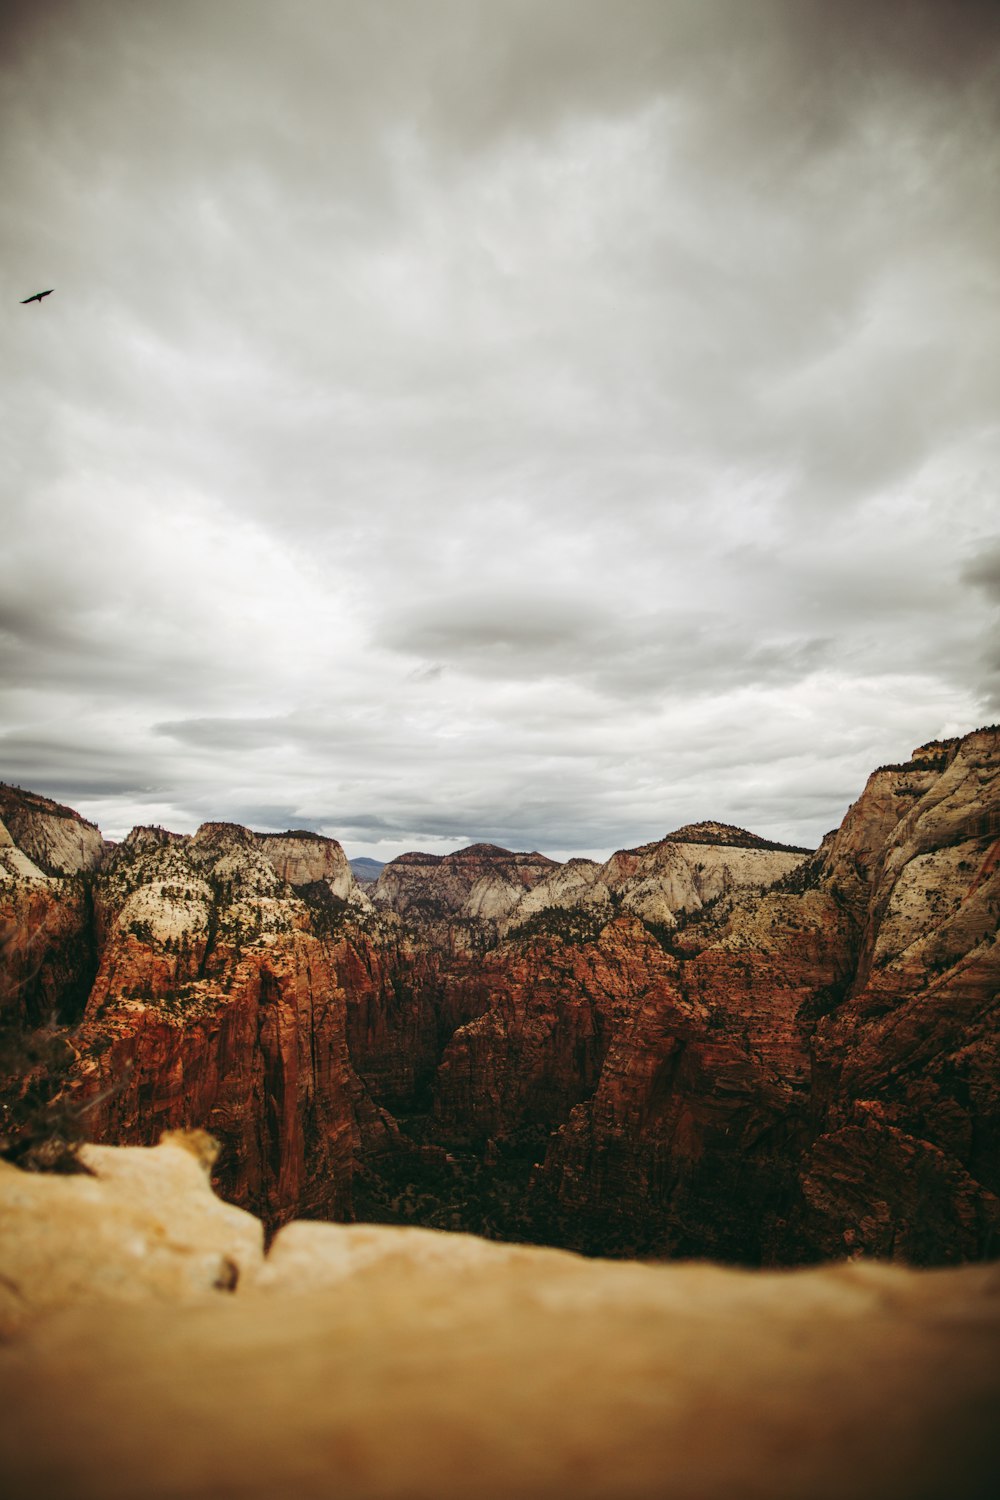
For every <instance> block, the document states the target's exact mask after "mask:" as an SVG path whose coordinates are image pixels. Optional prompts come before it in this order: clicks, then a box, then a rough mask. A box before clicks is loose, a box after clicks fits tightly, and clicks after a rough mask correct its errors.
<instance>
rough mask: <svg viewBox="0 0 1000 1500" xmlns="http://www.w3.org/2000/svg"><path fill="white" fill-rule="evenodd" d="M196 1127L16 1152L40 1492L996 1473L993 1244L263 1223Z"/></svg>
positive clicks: (811, 1487) (607, 1487)
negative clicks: (543, 1242)
mask: <svg viewBox="0 0 1000 1500" xmlns="http://www.w3.org/2000/svg"><path fill="white" fill-rule="evenodd" d="M205 1144H206V1138H205V1137H204V1136H202V1135H200V1134H198V1133H192V1134H190V1135H184V1134H175V1135H173V1136H168V1137H166V1138H165V1139H164V1141H163V1143H161V1144H160V1145H159V1146H157V1147H129V1148H113V1147H88V1148H86V1149H85V1157H86V1161H87V1163H88V1164H89V1166H90V1169H91V1172H92V1173H93V1175H81V1176H77V1177H51V1176H42V1175H32V1174H28V1173H22V1172H20V1171H18V1170H17V1169H16V1168H14V1167H12V1166H9V1165H7V1164H4V1163H0V1265H2V1268H3V1272H2V1277H0V1289H2V1297H3V1302H2V1308H3V1329H4V1341H3V1344H2V1347H0V1411H2V1413H3V1418H2V1422H0V1470H2V1472H3V1473H4V1475H5V1477H6V1484H7V1493H8V1494H10V1495H12V1496H18V1497H28V1496H30V1497H31V1500H49V1497H52V1500H55V1497H59V1500H64V1497H66V1496H72V1497H73V1500H98V1497H100V1500H134V1497H135V1496H138V1495H142V1496H143V1497H145V1500H157V1497H162V1500H166V1497H170V1500H180V1497H185V1500H209V1497H212V1500H215V1497H218V1496H223V1495H224V1496H228V1497H240V1500H243V1497H246V1500H254V1497H261V1500H264V1497H267V1500H273V1497H276V1496H281V1497H302V1500H313V1497H315V1500H319V1497H321V1496H324V1497H325V1496H333V1495H335V1496H337V1497H338V1500H369V1497H371V1500H375V1497H378V1500H404V1497H405V1500H452V1497H456V1500H457V1497H459V1496H461V1497H463V1500H464V1497H466V1496H468V1495H470V1494H474V1495H475V1496H476V1497H477V1500H501V1497H502V1500H528V1497H531V1500H547V1497H553V1500H555V1497H566V1500H569V1497H573V1500H616V1497H621V1500H644V1497H649V1500H653V1497H657V1500H662V1497H665V1496H670V1497H673V1500H695V1497H697V1500H716V1497H718V1500H723V1497H724V1500H742V1497H748V1500H749V1497H759V1500H764V1497H766V1500H786V1497H787V1500H791V1497H796V1500H801V1497H805V1496H808V1497H810V1500H824V1497H830V1500H834V1497H836V1500H867V1497H871V1500H876V1497H877V1500H904V1497H905V1500H931V1497H934V1500H937V1497H940V1496H944V1495H947V1496H949V1497H953V1500H961V1497H974V1496H975V1497H980V1496H985V1495H987V1494H990V1493H993V1490H992V1488H991V1484H992V1481H993V1480H995V1477H996V1472H997V1467H996V1466H997V1461H998V1458H1000V1452H998V1431H1000V1422H998V1420H997V1419H998V1416H1000V1268H997V1267H996V1266H985V1265H979V1266H968V1267H965V1268H963V1269H960V1270H944V1271H931V1272H914V1271H908V1270H904V1269H902V1268H899V1267H890V1266H885V1265H880V1264H876V1263H872V1262H863V1261H855V1262H848V1263H843V1264H839V1265H832V1266H828V1267H825V1268H823V1269H810V1270H806V1271H795V1272H779V1273H775V1272H745V1271H733V1270H724V1269H722V1268H720V1267H717V1266H712V1265H706V1264H685V1265H673V1266H664V1265H655V1266H654V1265H644V1264H639V1263H635V1262H633V1263H621V1262H607V1261H588V1260H584V1259H581V1258H578V1257H577V1256H575V1255H572V1254H568V1253H565V1252H563V1251H556V1250H540V1249H529V1248H526V1247H523V1246H515V1245H497V1244H491V1243H488V1242H486V1241H483V1240H477V1239H475V1238H473V1237H472V1236H468V1235H447V1234H441V1233H436V1232H434V1231H429V1230H420V1229H401V1228H382V1227H374V1226H361V1225H353V1226H345V1225H337V1224H321V1223H316V1222H301V1221H300V1222H296V1223H293V1224H290V1225H287V1226H286V1227H285V1228H283V1229H282V1230H280V1231H279V1233H278V1235H277V1237H276V1239H275V1241H274V1243H273V1245H272V1247H271V1250H270V1253H269V1254H268V1255H267V1256H266V1257H265V1256H264V1254H263V1250H262V1243H263V1234H262V1229H261V1225H260V1223H259V1222H258V1221H257V1220H255V1219H254V1218H253V1217H252V1216H251V1215H250V1214H248V1213H246V1212H244V1211H243V1210H241V1209H238V1208H235V1207H233V1206H231V1205H226V1204H223V1203H221V1202H219V1201H218V1200H217V1199H216V1198H215V1197H214V1196H213V1195H212V1193H211V1190H210V1187H209V1183H208V1177H207V1170H206V1169H207V1167H208V1166H209V1165H210V1160H211V1153H210V1151H207V1150H206V1149H205Z"/></svg>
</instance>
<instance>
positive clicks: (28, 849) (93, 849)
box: [0, 783, 104, 875]
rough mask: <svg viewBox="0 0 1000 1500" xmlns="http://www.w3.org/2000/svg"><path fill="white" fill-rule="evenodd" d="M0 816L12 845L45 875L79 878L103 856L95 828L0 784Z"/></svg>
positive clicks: (45, 801)
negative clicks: (74, 876) (76, 876)
mask: <svg viewBox="0 0 1000 1500" xmlns="http://www.w3.org/2000/svg"><path fill="white" fill-rule="evenodd" d="M0 817H2V818H3V821H4V823H5V824H6V827H7V830H8V832H9V835H10V837H11V839H12V841H13V843H14V844H16V845H17V847H18V848H19V849H21V850H22V851H23V853H24V854H26V855H27V856H28V858H29V859H30V860H31V861H32V862H33V863H34V864H35V865H36V866H37V867H38V868H39V869H40V870H42V871H43V872H44V873H45V874H47V875H79V874H80V873H81V872H82V871H84V870H93V869H96V867H97V866H98V865H99V864H100V862H101V860H102V858H103V857H104V840H103V839H102V837H101V831H100V829H99V828H97V827H96V826H95V825H94V824H93V823H89V822H88V821H87V819H86V818H81V816H80V814H79V813H77V812H74V811H73V809H72V808H70V807H63V806H62V805H61V804H60V803H58V802H53V801H52V800H51V799H50V798H48V797H40V796H39V795H38V793H37V792H26V791H22V789H21V788H20V787H13V786H7V785H5V784H4V783H0Z"/></svg>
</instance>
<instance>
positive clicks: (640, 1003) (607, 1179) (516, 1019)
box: [0, 728, 1000, 1266]
mask: <svg viewBox="0 0 1000 1500" xmlns="http://www.w3.org/2000/svg"><path fill="white" fill-rule="evenodd" d="M998 917H1000V730H998V729H996V728H987V729H982V730H977V731H975V732H974V733H972V734H969V735H966V736H964V737H961V738H956V739H953V740H946V741H935V742H932V743H931V744H929V745H925V746H921V747H920V748H919V749H918V750H916V751H915V752H914V753H913V755H912V756H911V757H910V759H909V760H907V761H905V762H903V763H901V764H898V765H892V766H886V767H882V768H880V769H879V770H877V771H875V772H873V773H872V775H871V776H870V777H869V780H868V783H867V785H866V786H865V788H864V790H863V791H862V793H861V795H860V797H859V798H858V800H857V801H856V802H855V803H854V804H853V806H852V807H851V808H850V809H849V811H848V813H847V815H846V817H845V818H844V821H843V823H842V824H841V826H840V827H839V829H837V830H835V831H834V832H833V833H831V834H829V835H827V837H826V838H825V839H824V840H823V843H822V844H821V846H820V848H819V849H817V850H815V851H808V850H803V849H794V848H789V847H786V846H782V845H780V844H776V843H774V842H772V841H769V840H767V839H763V838H760V837H758V836H756V835H754V834H751V833H747V832H746V831H744V830H741V829H736V828H731V827H728V826H727V825H724V824H720V823H717V822H704V823H698V824H693V825H688V826H686V827H684V828H681V829H678V830H676V831H675V832H673V833H672V834H668V835H667V836H666V837H665V838H661V839H659V840H657V841H655V842H652V843H649V844H645V845H643V846H641V847H639V848H636V849H630V850H622V851H619V852H618V853H616V854H615V855H613V856H612V857H611V858H610V859H609V860H607V861H606V862H604V863H603V864H600V863H597V862H594V861H591V860H583V859H573V860H570V861H568V862H566V863H558V862H556V861H554V860H552V859H549V858H547V857H546V856H544V855H541V854H538V853H512V852H510V851H507V850H503V849H499V848H497V847H495V846H493V845H489V844H474V845H472V846H470V847H468V848H466V849H462V850H458V851H456V852H455V853H453V854H449V855H445V856H433V855H427V854H420V853H413V854H406V855H403V856H402V857H400V858H398V859H395V860H393V861H391V862H389V863H388V864H387V865H386V866H385V867H384V868H383V869H382V870H381V871H380V872H379V874H378V879H377V881H375V882H372V883H366V884H364V885H360V884H359V883H358V881H357V880H356V878H355V876H354V874H353V872H352V870H351V868H350V865H349V864H348V861H347V859H346V857H345V855H344V853H343V850H342V849H341V847H340V845H339V843H337V842H336V841H335V840H333V839H329V838H324V837H321V836H319V835H317V834H314V833H309V832H305V831H289V832H286V833H254V832H251V831H250V830H248V829H245V828H242V827H239V826H237V825H233V824H225V823H207V824H204V825H203V826H202V827H201V828H200V829H199V830H198V831H197V832H196V833H195V834H193V835H178V834H173V833H169V832H167V831H166V830H163V829H158V828H137V829H134V830H133V831H132V832H131V833H130V834H129V835H128V837H127V838H126V839H124V840H123V841H122V842H121V843H120V844H118V845H108V844H107V843H106V841H105V840H104V839H103V838H102V837H101V835H100V832H99V831H98V830H97V829H96V828H95V827H94V826H93V825H92V824H89V823H87V822H86V821H85V820H84V819H82V818H80V817H79V815H78V814H76V813H74V812H72V811H71V810H70V809H68V808H64V807H60V806H59V805H58V804H56V803H54V802H51V801H49V800H48V799H46V798H43V797H40V796H38V795H36V794H34V793H28V792H24V791H21V790H20V789H17V788H12V787H3V788H2V789H0V945H2V952H3V980H2V987H0V1011H2V1019H3V1029H4V1034H5V1035H6V1036H7V1037H8V1038H17V1039H20V1042H21V1044H22V1046H26V1047H27V1048H28V1056H29V1062H28V1063H27V1064H25V1063H24V1062H23V1060H20V1061H19V1060H17V1059H19V1058H21V1057H22V1054H16V1058H15V1061H16V1065H8V1066H7V1073H8V1077H7V1080H6V1085H5V1091H4V1100H5V1103H4V1121H3V1126H2V1130H0V1134H2V1135H3V1137H4V1140H5V1149H6V1152H7V1154H8V1155H9V1156H11V1157H12V1159H14V1160H21V1161H22V1164H26V1165H32V1164H35V1165H39V1164H41V1165H44V1156H45V1150H46V1149H48V1147H47V1145H46V1143H45V1142H44V1141H39V1140H36V1139H35V1137H36V1136H37V1135H38V1134H39V1133H40V1129H41V1127H40V1126H39V1123H38V1121H39V1117H40V1116H41V1117H44V1115H45V1108H43V1107H40V1108H39V1109H36V1110H35V1111H34V1113H33V1114H31V1123H30V1128H29V1127H28V1126H27V1125H26V1124H25V1120H26V1119H27V1118H28V1115H29V1113H30V1112H29V1111H28V1110H27V1108H26V1098H27V1094H28V1093H30V1092H31V1091H32V1090H34V1092H35V1094H37V1095H38V1097H39V1098H41V1099H42V1104H43V1105H44V1106H45V1107H47V1108H48V1109H49V1111H50V1114H52V1113H53V1111H54V1115H53V1117H58V1118H59V1119H60V1120H62V1122H63V1123H64V1124H66V1126H67V1130H68V1128H69V1125H72V1124H73V1123H74V1122H75V1123H76V1125H77V1127H78V1128H79V1129H80V1130H82V1132H83V1133H84V1134H85V1135H86V1136H87V1137H88V1138H89V1139H90V1140H92V1141H95V1142H100V1143H104V1144H119V1145H129V1146H140V1145H142V1146H152V1145H154V1144H155V1143H156V1141H157V1140H158V1139H159V1138H160V1135H161V1133H162V1132H163V1131H164V1130H172V1129H179V1128H201V1129H204V1130H205V1131H208V1132H209V1133H210V1134H211V1135H212V1136H213V1137H214V1138H215V1139H216V1140H217V1141H218V1142H219V1143H220V1146H221V1151H220V1155H219V1157H218V1160H217V1162H216V1163H215V1165H214V1168H213V1183H214V1185H215V1187H216V1188H217V1190H218V1191H219V1193H220V1194H221V1195H222V1196H223V1197H224V1198H225V1199H227V1200H228V1201H229V1202H230V1203H232V1204H235V1205H238V1206H240V1207H241V1208H243V1209H247V1210H250V1211H251V1212H253V1213H254V1214H256V1215H258V1216H259V1217H260V1218H261V1219H262V1220H263V1222H264V1224H265V1226H266V1229H267V1232H268V1234H269V1235H271V1234H273V1233H275V1232H276V1231H277V1230H279V1229H280V1226H281V1225H283V1224H287V1223H288V1222H289V1221H290V1220H292V1219H335V1220H340V1221H345V1222H351V1221H368V1222H381V1223H385V1224H409V1225H419V1226H424V1227H428V1228H436V1229H449V1230H453V1231H472V1232H474V1233H476V1234H479V1235H483V1236H486V1237H488V1238H492V1239H497V1240H509V1241H511V1240H512V1241H521V1242H528V1243H530V1242H534V1243H538V1244H545V1245H554V1246H560V1247H563V1248H567V1249H572V1250H577V1251H583V1252H586V1253H588V1254H591V1255H605V1256H607V1255H613V1256H623V1257H625V1256H627V1257H643V1258H655V1259H678V1258H688V1257H710V1258H713V1259H716V1260H721V1261H728V1262H732V1263H735V1264H740V1265H750V1266H760V1265H763V1266H788V1265H801V1264H806V1263H810V1262H815V1261H822V1260H827V1259H836V1258H840V1257H843V1256H845V1255H849V1256H871V1257H879V1258H883V1259H889V1260H897V1261H903V1262H907V1263H910V1264H913V1265H926V1266H933V1265H946V1264H951V1263H958V1262H961V1261H971V1260H979V1259H985V1258H990V1257H992V1256H994V1255H996V1253H997V1250H998V1246H1000V1072H998V1068H997V1051H998V1036H1000V1005H998V997H1000V942H998V926H1000V922H998ZM39 1039H42V1040H43V1041H44V1042H45V1045H46V1046H47V1047H48V1046H50V1045H51V1044H55V1043H58V1044H59V1046H60V1047H61V1049H62V1051H61V1053H60V1057H61V1062H60V1065H59V1067H58V1069H56V1068H54V1067H53V1064H52V1062H51V1060H50V1058H49V1054H48V1052H45V1051H44V1048H43V1047H42V1045H41V1042H40V1041H39ZM32 1049H33V1050H32ZM43 1052H44V1056H43ZM15 1053H16V1049H15ZM60 1111H61V1113H60ZM33 1153H34V1156H35V1158H37V1160H35V1161H34V1162H33V1160H32V1157H33Z"/></svg>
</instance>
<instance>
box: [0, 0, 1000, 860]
mask: <svg viewBox="0 0 1000 1500" xmlns="http://www.w3.org/2000/svg"><path fill="white" fill-rule="evenodd" d="M998 66H1000V12H998V10H997V7H996V5H995V4H994V3H992V0H954V3H952V4H949V5H947V6H944V5H941V4H939V3H936V0H886V3H883V4H880V5H871V4H862V3H861V0H842V3H838V4H837V5H830V4H827V3H821V0H619V3H617V4H615V5H610V4H608V3H604V0H502V3H485V0H483V3H478V0H405V3H404V0H365V3H361V0H356V3H347V0H344V3H320V0H292V3H288V4H283V5H282V6H281V7H275V6H271V5H265V4H263V3H257V0H241V3H236V0H213V3H212V4H208V5H205V4H195V3H193V0H192V3H189V0H170V3H167V0H162V3H158V0H153V3H149V4H144V5H142V6H130V7H123V6H121V5H118V4H114V3H111V0H90V3H88V4H86V5H82V4H76V3H71V0H66V3H52V4H49V5H45V6H39V5H36V4H32V5H29V4H23V3H13V4H11V3H9V4H8V5H7V6H6V7H5V11H4V25H3V38H2V42H0V68H2V79H0V83H2V89H0V133H2V138H3V140H4V142H5V158H4V165H3V168H2V173H3V178H2V186H3V192H4V203H5V214H4V216H3V223H2V225H0V247H2V251H3V266H4V285H5V287H6V289H7V290H6V297H5V303H4V308H3V311H2V314H0V329H2V337H3V348H4V367H3V382H4V410H5V431H4V446H3V459H4V462H3V486H4V548H3V551H2V554H0V600H2V607H0V694H2V709H3V717H2V724H3V726H4V727H3V729H2V731H0V776H3V777H5V778H6V779H9V780H15V781H18V782H20V783H21V784H23V785H27V786H33V787H36V788H37V789H39V790H42V791H47V792H49V793H51V794H53V795H57V796H59V797H61V798H62V799H64V800H67V801H69V802H71V803H72V804H73V805H76V806H79V807H80V808H81V810H83V811H85V812H87V813H88V814H89V815H90V816H94V817H96V818H98V819H99V821H100V822H101V823H102V826H104V827H105V828H107V829H108V830H109V831H111V832H112V833H121V832H124V831H125V830H126V829H127V828H128V826H129V825H130V824H131V823H132V822H133V821H140V820H141V821H157V822H164V823H167V824H172V825H173V826H176V827H191V826H193V825H194V824H195V823H196V822H197V821H199V820H200V819H201V818H204V817H209V816H219V817H238V818H242V819H245V820H246V821H250V822H255V823H257V824H258V825H266V826H285V825H295V826H303V825H305V826H315V827H322V828H323V829H324V830H325V831H327V832H329V833H333V834H335V835H338V836H341V837H343V838H344V839H345V840H346V841H347V842H348V846H349V849H350V852H352V853H353V852H362V851H365V852H372V853H375V854H378V855H379V856H380V857H385V856H386V855H390V854H392V853H395V852H398V851H399V850H400V849H402V848H404V847H413V846H414V845H417V844H421V843H422V844H424V845H425V846H426V847H429V848H434V849H440V848H444V847H446V846H450V845H451V844H454V843H457V842H461V841H463V840H465V839H472V838H479V837H489V838H492V839H495V840H496V841H498V842H501V843H508V844H516V845H519V846H525V847H538V848H541V849H544V850H547V851H550V852H555V853H560V852H561V853H568V852H575V851H592V852H603V851H605V850H608V849H611V848H613V847H616V846H620V845H626V844H632V843H635V842H637V841H639V840H641V839H644V838H651V837H654V836H656V835H657V834H658V833H661V832H663V831H665V830H666V829H667V828H668V827H671V826H676V825H677V824H679V823H681V822H684V821H687V820H689V819H690V818H692V817H704V816H714V817H723V818H729V819H731V820H732V821H735V822H740V823H743V824H745V825H747V826H753V827H755V828H757V829H758V831H760V832H762V833H766V834H770V835H772V836H775V837H784V838H789V839H791V840H793V841H794V842H811V841H813V840H815V839H817V838H818V837H819V836H820V835H821V834H822V832H823V831H824V830H825V829H826V828H827V827H829V826H831V825H832V824H833V823H834V822H836V821H837V820H838V819H839V818H840V816H842V814H843V811H844V809H845V807H846V804H847V802H848V801H849V800H850V799H851V798H852V797H853V796H854V795H856V793H857V791H858V790H859V788H860V784H861V780H862V778H863V777H864V775H865V774H866V773H867V771H868V770H869V769H870V768H871V766H872V765H874V764H876V763H878V762H880V761H885V760H895V759H898V758H899V757H900V756H901V755H903V754H905V753H906V751H907V750H908V749H909V748H910V746H911V745H912V744H916V743H917V742H919V741H921V740H924V739H928V738H931V737H932V736H937V735H941V734H946V733H953V732H961V731H964V730H965V729H968V728H971V727H973V726H974V725H975V724H976V723H978V722H983V721H984V720H985V719H987V718H990V717H993V716H994V715H995V705H996V703H997V702H998V698H997V693H998V677H997V661H998V644H997V611H996V603H997V601H998V593H1000V590H998V585H997V579H998V572H997V567H996V557H997V555H998V551H997V549H998V547H1000V538H998V526H997V515H998V510H997V495H996V482H995V475H996V473H997V472H998V459H1000V427H998V423H997V416H996V414H997V412H998V411H1000V263H998V260H997V256H996V245H997V243H998V242H1000V90H998V89H997V87H996V78H997V68H998ZM47 286H53V287H54V288H55V291H54V293H53V295H52V297H50V298H48V299H47V300H46V302H45V303H43V304H41V305H38V304H36V305H32V306H28V307H22V306H21V305H20V302H21V299H22V298H23V297H25V296H28V295H29V294H30V293H32V292H34V291H36V290H38V289H40V288H42V287H47Z"/></svg>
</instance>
